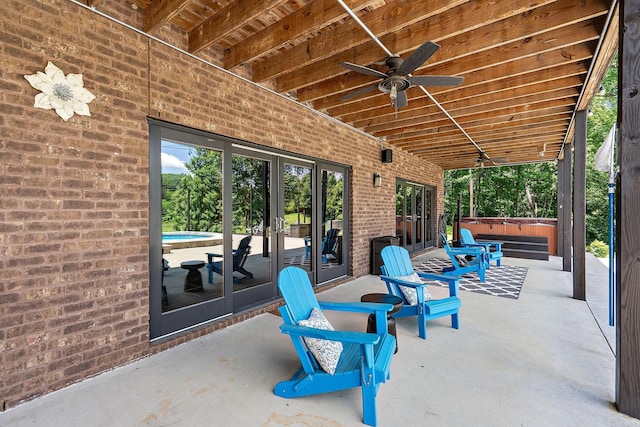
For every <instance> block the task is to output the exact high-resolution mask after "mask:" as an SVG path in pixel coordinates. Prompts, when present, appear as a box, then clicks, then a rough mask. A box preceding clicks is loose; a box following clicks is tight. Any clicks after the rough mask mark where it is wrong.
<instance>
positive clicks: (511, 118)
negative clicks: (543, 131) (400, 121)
mask: <svg viewBox="0 0 640 427" xmlns="http://www.w3.org/2000/svg"><path fill="white" fill-rule="evenodd" d="M572 112H573V109H572V108H571V107H566V106H564V107H554V108H545V109H541V110H534V111H525V112H522V113H517V114H499V115H495V116H484V117H481V118H476V117H475V116H468V117H465V118H463V119H461V120H460V121H459V123H460V125H462V126H463V127H464V128H465V131H466V132H467V133H469V134H470V135H471V136H472V138H474V137H475V135H473V129H474V128H477V127H479V126H486V125H498V124H502V123H504V124H512V125H513V124H516V123H518V122H519V121H522V120H526V119H530V118H540V119H541V120H542V119H544V118H546V117H557V116H566V117H568V118H571V114H572ZM467 128H468V129H469V130H467ZM429 129H438V130H445V131H446V130H447V127H446V126H435V127H434V128H431V127H428V126H424V125H417V126H406V127H403V128H398V129H391V130H385V131H380V132H375V133H374V135H375V136H378V137H381V136H385V137H387V139H388V140H389V139H392V138H393V137H394V135H406V134H410V133H412V132H416V131H420V132H426V131H428V130H429ZM434 134H435V133H434ZM474 140H475V138H474ZM476 142H478V141H476Z"/></svg>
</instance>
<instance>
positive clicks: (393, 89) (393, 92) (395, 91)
mask: <svg viewBox="0 0 640 427" xmlns="http://www.w3.org/2000/svg"><path fill="white" fill-rule="evenodd" d="M389 97H390V98H391V102H394V101H395V100H396V98H397V97H398V89H397V88H396V85H393V86H391V91H390V92H389Z"/></svg>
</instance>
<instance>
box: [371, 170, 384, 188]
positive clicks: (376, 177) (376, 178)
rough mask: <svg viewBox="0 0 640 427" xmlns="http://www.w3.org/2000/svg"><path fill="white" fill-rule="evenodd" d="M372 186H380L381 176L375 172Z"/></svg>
mask: <svg viewBox="0 0 640 427" xmlns="http://www.w3.org/2000/svg"><path fill="white" fill-rule="evenodd" d="M373 186H374V187H382V177H381V176H380V175H378V174H377V173H374V174H373Z"/></svg>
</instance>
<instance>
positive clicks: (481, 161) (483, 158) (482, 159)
mask: <svg viewBox="0 0 640 427" xmlns="http://www.w3.org/2000/svg"><path fill="white" fill-rule="evenodd" d="M487 162H490V163H493V164H494V166H498V165H500V164H504V163H508V162H509V160H508V159H507V158H506V157H494V158H489V156H487V153H485V152H484V151H478V159H477V160H476V164H475V165H474V167H480V168H483V167H484V165H485V163H487Z"/></svg>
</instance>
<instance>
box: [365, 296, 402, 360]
mask: <svg viewBox="0 0 640 427" xmlns="http://www.w3.org/2000/svg"><path fill="white" fill-rule="evenodd" d="M360 301H361V302H375V303H384V304H393V309H392V310H391V311H388V312H387V329H388V330H389V333H390V334H391V335H393V336H394V337H395V338H396V351H395V353H397V352H398V336H397V335H396V319H395V318H394V317H393V314H394V313H397V312H398V311H400V309H401V308H402V299H401V298H400V297H397V296H395V295H391V294H366V295H363V296H362V297H361V298H360ZM367 332H374V333H378V331H377V330H376V315H375V314H370V315H369V319H368V320H367Z"/></svg>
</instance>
